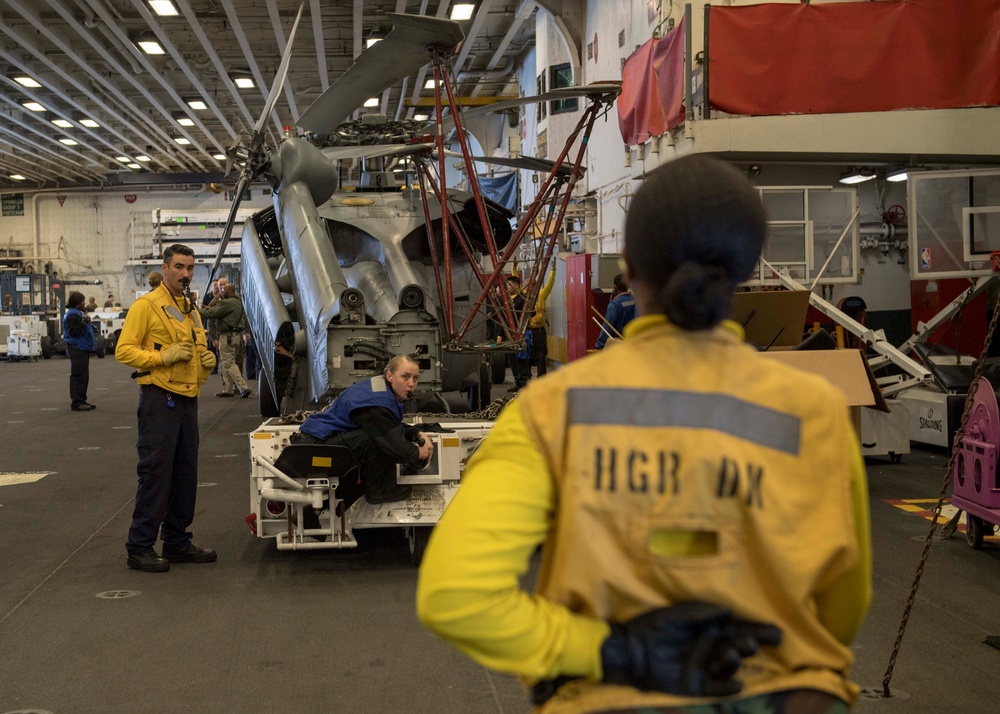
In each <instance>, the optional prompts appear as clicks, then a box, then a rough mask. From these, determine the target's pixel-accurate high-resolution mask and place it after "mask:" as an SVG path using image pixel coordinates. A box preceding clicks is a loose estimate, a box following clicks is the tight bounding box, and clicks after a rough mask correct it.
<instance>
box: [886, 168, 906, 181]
mask: <svg viewBox="0 0 1000 714" xmlns="http://www.w3.org/2000/svg"><path fill="white" fill-rule="evenodd" d="M912 172H913V169H896V170H895V171H890V172H889V173H888V174H886V176H885V180H886V181H892V182H893V183H899V182H900V181H906V179H908V178H909V177H910V174H911V173H912Z"/></svg>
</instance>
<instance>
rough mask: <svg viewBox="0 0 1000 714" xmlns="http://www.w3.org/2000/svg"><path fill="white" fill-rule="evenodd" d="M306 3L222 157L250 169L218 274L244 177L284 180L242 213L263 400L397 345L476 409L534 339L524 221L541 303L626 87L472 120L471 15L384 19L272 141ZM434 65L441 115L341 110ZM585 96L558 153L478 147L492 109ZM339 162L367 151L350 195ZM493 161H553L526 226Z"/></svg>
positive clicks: (350, 372)
mask: <svg viewBox="0 0 1000 714" xmlns="http://www.w3.org/2000/svg"><path fill="white" fill-rule="evenodd" d="M301 16H302V8H300V10H299V14H298V16H297V17H296V20H295V23H294V24H293V26H292V30H291V33H290V36H289V41H288V44H287V47H286V50H285V54H284V56H283V57H282V60H281V63H280V65H279V67H278V71H277V74H276V77H275V79H274V82H273V84H272V87H271V91H270V94H269V96H268V99H267V101H266V103H265V108H264V111H263V112H262V114H261V116H260V119H259V120H258V122H257V123H256V125H255V127H254V129H253V132H252V134H250V136H249V137H248V138H245V139H244V140H243V141H241V142H240V143H238V144H236V145H234V146H233V147H232V148H231V149H230V150H229V152H228V154H227V156H228V159H229V161H228V162H227V164H228V165H227V170H226V173H227V175H228V174H229V173H230V171H231V167H238V168H239V176H238V180H237V183H236V188H235V190H234V192H233V194H234V200H233V202H232V207H231V210H230V214H229V218H228V220H227V223H226V227H225V229H224V232H223V238H222V241H221V244H220V248H219V253H218V255H217V257H216V261H215V264H214V265H213V266H212V269H211V270H210V274H209V280H210V281H211V279H212V278H214V277H215V275H216V273H217V271H218V267H219V264H220V262H221V258H222V255H223V253H224V251H225V249H226V245H227V243H228V241H229V239H230V237H231V234H232V228H233V224H234V222H235V217H236V213H237V211H238V208H239V204H240V200H241V198H242V196H243V194H244V191H245V189H246V188H247V187H248V186H249V185H250V182H251V181H252V180H255V179H260V178H263V180H265V181H267V182H268V183H269V184H270V185H271V186H272V189H273V194H272V195H273V206H272V207H270V208H268V209H265V210H262V211H260V212H258V213H256V214H254V215H253V216H252V218H251V219H250V220H248V221H246V222H245V223H244V226H243V233H242V237H241V240H242V258H241V261H242V265H241V268H242V270H241V274H242V277H241V281H242V285H241V287H242V297H243V305H244V309H245V312H246V317H247V322H248V325H249V329H250V332H251V334H252V335H253V337H254V339H255V342H256V347H257V351H258V354H259V357H260V365H261V370H260V373H259V378H258V401H259V406H260V413H261V415H262V416H264V417H274V416H279V415H282V414H290V413H293V412H295V411H298V410H303V409H312V408H318V406H317V405H321V404H322V403H323V402H324V401H325V400H327V399H328V398H329V397H331V396H335V395H336V393H338V392H339V391H340V390H342V389H344V388H346V387H348V386H350V385H351V384H353V383H355V382H357V381H359V380H361V379H364V378H366V377H370V376H372V375H374V374H378V373H379V372H380V371H381V370H383V369H384V367H385V365H386V364H387V363H388V361H389V359H391V357H392V356H393V355H395V354H407V355H409V356H411V357H413V358H414V359H416V361H417V363H418V364H419V366H420V369H421V379H420V387H419V390H420V393H421V394H422V395H423V396H424V397H434V396H436V397H438V398H440V395H441V392H445V391H455V390H461V391H464V392H465V393H466V395H467V398H468V407H469V409H470V411H475V410H477V409H482V408H484V407H486V406H487V405H488V404H489V403H490V392H491V384H492V383H493V382H494V381H497V380H496V377H497V375H498V374H499V375H500V379H499V380H498V381H502V375H503V370H504V364H505V358H506V355H507V354H509V353H510V352H517V351H519V350H521V349H523V347H524V334H525V332H526V330H527V321H528V318H529V317H530V312H529V311H527V310H522V311H520V314H519V313H518V312H516V311H515V310H514V309H513V305H512V301H511V297H510V296H509V295H508V294H507V291H506V285H505V280H504V278H505V272H504V271H505V269H507V268H508V266H509V265H510V264H511V262H512V257H513V255H514V253H515V251H516V250H517V248H518V246H519V245H520V244H521V243H522V241H523V239H524V237H525V235H526V233H527V231H528V229H529V228H534V229H535V230H536V231H538V230H539V229H538V226H542V228H541V230H540V233H541V239H540V240H539V241H538V244H537V246H536V248H535V250H534V251H533V255H532V258H531V260H529V261H528V262H527V265H526V266H524V267H523V268H522V275H524V276H527V278H528V279H527V280H526V281H525V282H526V284H527V285H528V286H529V288H528V290H527V294H526V296H525V305H533V304H534V301H535V299H536V298H537V294H538V290H539V287H540V285H541V284H542V283H543V282H544V280H543V279H542V278H544V275H545V271H546V270H547V266H548V265H549V263H550V262H551V260H552V259H553V256H554V251H555V246H556V239H557V236H558V233H559V231H558V227H559V226H560V225H561V224H562V222H563V216H564V214H565V211H566V206H567V205H568V203H569V200H570V195H571V193H572V191H573V187H574V186H575V184H576V182H577V180H579V178H580V177H581V176H582V175H583V171H584V169H583V167H582V166H581V164H582V159H583V153H584V150H585V147H586V140H587V137H588V136H589V134H590V131H591V129H592V127H593V125H594V122H595V120H596V119H597V117H598V116H599V115H601V114H602V113H604V112H606V111H607V110H608V109H609V107H610V106H611V104H612V103H613V101H614V98H615V97H616V96H617V94H618V92H619V90H620V86H619V85H618V84H616V83H608V84H601V85H590V86H587V87H570V88H564V89H560V90H554V91H552V92H549V93H547V94H545V95H540V96H533V97H529V98H525V99H523V100H510V101H507V102H499V103H496V104H495V105H493V106H492V107H482V108H477V109H474V110H470V111H467V112H465V113H464V115H463V113H462V112H461V110H460V107H459V103H458V101H457V100H456V97H455V91H454V87H453V84H452V74H453V73H452V72H450V71H449V60H450V58H451V57H452V56H453V54H454V53H455V52H456V51H457V49H458V47H459V45H460V44H461V42H462V40H463V39H464V34H463V32H462V29H461V26H460V25H459V24H458V23H457V22H454V21H451V20H447V19H442V18H436V17H427V16H413V15H403V14H389V18H390V20H391V21H392V24H393V29H392V30H391V31H390V32H389V33H388V34H387V35H386V37H385V39H383V40H382V41H381V42H379V43H377V44H375V45H374V46H373V47H371V48H369V49H368V50H366V51H365V52H364V53H362V54H361V55H360V56H359V57H358V59H357V60H356V61H355V63H354V65H352V67H351V68H350V69H348V70H347V72H345V73H344V74H343V75H342V76H341V77H340V78H339V79H337V81H335V82H334V83H333V84H332V85H331V86H330V87H329V88H328V89H327V90H326V91H325V92H324V93H323V95H321V96H320V97H319V98H318V99H317V100H316V101H315V102H314V103H313V104H312V105H311V106H310V107H309V108H308V109H307V110H306V112H304V113H303V114H302V116H301V117H300V118H299V120H298V122H297V125H298V127H299V128H300V129H302V130H304V132H305V134H304V135H303V136H294V135H286V137H285V138H283V139H282V140H281V142H280V144H279V145H278V146H277V147H276V149H274V150H270V149H268V147H266V146H265V144H264V138H265V133H264V124H265V120H266V117H267V116H268V115H269V114H270V112H271V110H272V109H273V107H274V104H275V101H276V99H277V96H278V93H279V91H280V88H281V86H282V85H283V83H284V80H285V76H286V75H287V72H288V62H289V58H290V50H291V46H292V43H293V40H294V36H295V32H296V29H297V27H298V23H299V20H300V19H301ZM428 61H430V62H431V64H432V65H433V68H434V78H435V80H436V81H435V110H436V111H435V116H434V121H433V122H432V123H431V124H425V123H421V122H413V121H405V122H394V123H390V122H388V121H387V120H386V119H385V117H380V116H377V115H376V116H373V115H366V116H363V117H362V118H361V119H360V120H359V121H350V122H348V121H345V120H347V119H348V117H350V115H351V113H352V112H353V110H354V108H355V107H359V106H361V105H362V104H363V102H364V101H365V100H366V99H367V98H369V97H371V96H375V95H376V94H378V93H380V92H381V91H383V90H384V89H385V88H387V87H389V86H391V85H392V84H393V83H394V82H396V81H399V80H400V79H402V78H403V77H405V76H407V75H409V74H411V73H413V72H415V71H416V70H417V69H419V68H420V67H422V66H423V65H425V64H427V62H428ZM573 96H577V97H586V98H587V99H589V100H590V102H589V106H588V107H587V108H586V109H585V111H584V112H583V116H582V117H581V119H580V122H579V123H578V125H577V128H576V130H575V131H574V132H573V133H572V134H571V136H570V138H569V139H568V140H567V143H566V146H565V147H564V148H563V150H562V152H561V153H560V155H559V157H558V159H556V160H554V161H548V160H544V159H536V158H531V157H525V158H506V159H504V158H500V159H495V158H490V157H474V156H472V155H471V151H470V148H469V142H468V140H467V137H466V130H465V129H464V125H463V122H467V121H474V120H475V119H476V116H477V114H478V115H479V116H480V117H481V116H482V115H483V114H485V113H486V112H485V111H481V110H487V111H489V110H493V111H500V110H505V109H509V108H511V107H512V106H516V105H517V104H520V103H525V102H528V101H531V102H535V101H545V100H548V99H564V98H567V97H573ZM452 129H453V130H454V132H455V136H456V137H457V139H458V141H459V143H460V145H461V149H462V150H461V152H452V151H449V150H448V149H447V148H446V145H445V141H444V137H445V133H446V132H448V131H451V130H452ZM574 145H576V147H575V148H576V153H575V155H573V156H571V154H570V151H571V149H572V148H574ZM455 157H461V159H462V162H463V164H464V166H465V172H466V175H467V176H468V178H469V184H470V190H461V189H458V188H454V187H448V186H447V185H446V180H445V176H446V163H445V162H446V160H448V159H452V158H455ZM344 160H354V161H360V162H361V166H362V175H361V181H360V183H359V185H358V186H356V187H354V190H345V189H344V188H343V187H342V186H341V177H340V170H339V168H338V165H337V162H340V161H344ZM404 160H405V163H406V165H407V166H408V167H410V168H409V169H408V170H407V172H406V173H404V176H405V177H406V178H405V181H404V183H403V185H402V186H399V185H397V183H396V179H395V177H396V176H397V175H398V174H396V173H394V172H392V171H389V170H387V168H388V167H389V166H390V165H391V164H392V163H399V162H402V161H404ZM480 161H488V162H493V163H498V164H501V165H505V166H512V167H522V168H531V169H534V170H536V171H539V172H544V173H546V174H547V176H546V178H545V180H544V181H541V182H540V189H539V193H538V198H537V199H536V200H535V201H534V202H533V203H532V204H531V205H530V206H528V207H527V210H526V212H525V215H524V217H523V218H522V221H521V222H520V224H519V225H518V228H517V229H516V230H515V229H514V228H513V227H512V225H511V219H512V218H513V214H512V212H510V211H509V210H507V209H506V208H504V207H502V206H500V205H499V204H496V203H494V202H492V201H490V200H488V199H486V198H484V197H483V195H482V192H481V191H480V190H479V187H478V184H477V181H476V172H475V169H474V164H475V163H476V162H480ZM418 396H420V394H418ZM441 402H442V404H443V406H444V408H445V410H446V411H447V409H448V406H447V403H446V402H444V400H443V398H441Z"/></svg>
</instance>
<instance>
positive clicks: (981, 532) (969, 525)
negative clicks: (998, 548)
mask: <svg viewBox="0 0 1000 714" xmlns="http://www.w3.org/2000/svg"><path fill="white" fill-rule="evenodd" d="M990 530H992V528H991V529H990ZM985 535H986V522H985V521H983V519H982V518H980V517H979V516H973V515H972V514H970V513H969V512H968V511H966V513H965V542H966V543H968V544H969V545H970V546H971V547H972V549H973V550H979V549H980V548H982V547H983V536H985Z"/></svg>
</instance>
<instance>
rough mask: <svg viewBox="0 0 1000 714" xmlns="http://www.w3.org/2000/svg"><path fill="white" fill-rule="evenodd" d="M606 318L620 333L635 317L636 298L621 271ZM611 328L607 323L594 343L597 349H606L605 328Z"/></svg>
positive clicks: (606, 335)
mask: <svg viewBox="0 0 1000 714" xmlns="http://www.w3.org/2000/svg"><path fill="white" fill-rule="evenodd" d="M604 319H605V320H607V321H608V324H610V325H611V327H613V328H615V330H617V331H618V334H619V335H620V334H622V331H623V330H624V329H625V325H627V324H628V323H630V322H632V320H634V319H635V298H634V297H632V293H631V292H629V289H628V286H627V285H626V284H625V278H623V277H622V274H621V273H618V275H616V276H615V292H614V295H613V296H612V297H611V302H610V303H608V310H607V312H606V313H604ZM610 329H611V328H610V327H608V326H607V325H604V326H603V329H602V330H601V334H600V335H599V336H598V338H597V344H595V345H594V348H595V349H599V350H601V349H604V343H606V342H607V341H608V333H607V332H605V330H610ZM612 334H614V333H612Z"/></svg>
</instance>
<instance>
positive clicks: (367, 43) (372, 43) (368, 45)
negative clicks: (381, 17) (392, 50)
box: [365, 37, 382, 50]
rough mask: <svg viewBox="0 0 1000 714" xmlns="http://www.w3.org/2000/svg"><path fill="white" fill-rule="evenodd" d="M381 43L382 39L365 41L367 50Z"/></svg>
mask: <svg viewBox="0 0 1000 714" xmlns="http://www.w3.org/2000/svg"><path fill="white" fill-rule="evenodd" d="M381 41H382V38H381V37H369V38H368V39H367V40H365V49H366V50H367V49H368V48H369V47H371V46H372V45H374V44H375V43H376V42H381Z"/></svg>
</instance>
